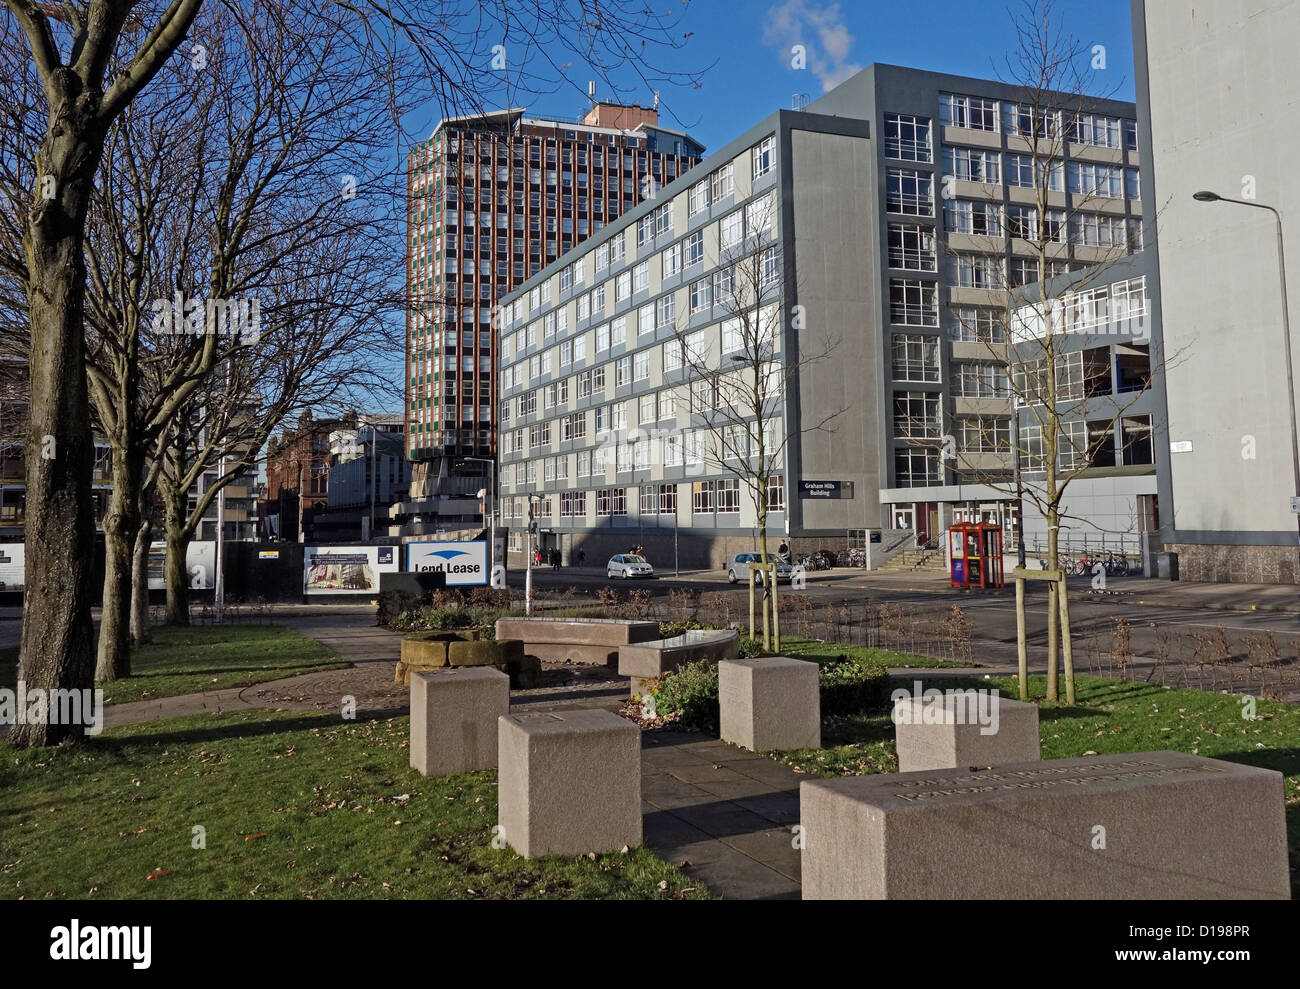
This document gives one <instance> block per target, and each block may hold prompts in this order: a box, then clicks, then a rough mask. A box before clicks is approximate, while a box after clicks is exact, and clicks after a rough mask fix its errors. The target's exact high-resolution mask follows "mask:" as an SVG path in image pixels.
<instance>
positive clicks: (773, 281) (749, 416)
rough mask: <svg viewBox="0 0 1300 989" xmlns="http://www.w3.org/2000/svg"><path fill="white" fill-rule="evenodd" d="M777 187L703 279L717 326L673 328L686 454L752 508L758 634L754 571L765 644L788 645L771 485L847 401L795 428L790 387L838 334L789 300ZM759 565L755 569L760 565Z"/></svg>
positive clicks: (830, 426)
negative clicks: (826, 332)
mask: <svg viewBox="0 0 1300 989" xmlns="http://www.w3.org/2000/svg"><path fill="white" fill-rule="evenodd" d="M777 201H778V200H777V194H776V193H775V192H771V193H768V194H767V195H766V196H765V197H764V198H761V199H756V200H753V201H752V202H750V203H749V204H747V205H746V207H745V208H744V211H743V212H741V211H739V210H738V211H736V213H734V214H732V216H733V219H731V220H730V223H731V224H732V226H728V221H724V223H723V230H722V233H721V237H722V239H723V241H725V243H723V244H722V245H721V246H720V247H719V250H718V253H717V255H716V257H715V259H714V260H715V264H713V265H709V264H707V263H706V264H705V266H704V267H705V269H706V270H707V269H708V268H710V267H712V268H716V269H717V271H716V273H715V274H714V275H713V276H712V277H710V278H709V279H708V280H707V281H706V282H704V283H703V284H702V285H700V286H699V287H698V289H696V291H701V292H707V293H708V295H709V297H710V299H711V301H712V304H713V306H714V309H715V311H717V308H718V307H721V311H722V312H723V314H724V315H723V318H722V321H721V333H720V335H719V333H718V330H716V329H714V330H695V331H692V330H691V329H690V328H689V321H688V319H687V318H682V319H679V320H677V322H676V324H675V328H674V332H675V337H676V340H675V342H676V347H677V352H678V353H679V354H680V357H681V363H682V367H683V368H684V369H685V370H686V372H687V375H686V377H687V380H686V389H687V396H688V398H689V402H690V411H691V422H692V430H691V433H692V435H691V437H690V443H688V447H687V457H688V460H689V459H691V458H698V460H699V462H700V463H702V464H703V465H705V466H707V467H709V468H712V469H714V470H721V471H725V472H726V473H729V474H731V475H733V476H734V477H735V478H736V479H737V481H738V485H739V487H740V488H741V489H742V490H743V491H744V492H745V493H746V495H747V496H748V499H749V502H750V504H751V505H752V506H753V508H754V518H755V533H756V542H757V544H758V545H757V547H756V548H757V550H758V552H759V553H760V554H761V556H760V559H761V560H762V561H763V562H762V563H761V564H760V565H759V567H757V568H756V567H753V566H751V568H750V580H749V594H750V634H751V635H752V634H754V614H755V610H756V609H755V602H754V593H755V577H756V576H760V575H761V576H760V586H761V587H762V589H763V595H762V603H761V607H760V609H759V610H760V611H761V623H760V627H761V629H762V632H761V635H762V638H763V644H764V647H765V648H775V649H780V647H781V640H780V624H779V619H778V612H777V600H776V593H777V592H776V583H777V582H776V567H775V565H774V564H772V563H771V562H770V561H771V559H772V555H771V554H770V553H769V552H768V519H769V516H770V513H771V505H772V486H773V484H774V482H776V481H778V479H779V478H780V477H781V473H782V471H784V470H785V469H786V466H787V462H786V459H787V451H788V450H789V448H790V440H791V438H792V437H798V436H800V435H804V434H807V433H812V432H833V431H834V424H835V421H836V420H837V419H838V418H839V417H840V416H841V415H843V414H844V413H845V412H846V411H847V409H848V406H847V405H846V406H840V407H835V406H829V405H828V406H821V407H818V408H817V409H816V410H815V412H814V413H813V414H812V415H811V416H808V417H806V418H805V419H803V420H802V421H801V422H800V423H799V425H798V426H796V427H794V428H793V431H792V424H791V422H790V421H789V419H788V417H787V416H786V415H785V408H786V396H787V394H788V393H789V392H790V391H791V389H797V388H798V378H799V374H800V372H801V371H803V370H806V369H807V368H808V367H810V366H812V365H815V364H817V363H820V362H822V361H825V360H828V359H831V358H832V357H833V356H834V353H835V346H836V343H837V341H835V340H833V339H831V338H829V337H825V336H822V337H818V336H815V335H814V334H813V332H812V331H811V330H810V329H809V328H808V327H806V326H805V325H803V324H802V321H801V320H800V319H799V318H798V317H797V316H796V314H795V313H793V312H791V311H789V310H788V307H787V299H788V298H789V297H791V294H789V293H787V289H786V279H787V277H793V275H792V274H788V273H787V271H786V268H785V264H784V259H783V258H782V256H781V249H780V246H779V242H778V241H777V240H776V237H775V234H776V226H777V217H778V208H777ZM756 571H757V573H756Z"/></svg>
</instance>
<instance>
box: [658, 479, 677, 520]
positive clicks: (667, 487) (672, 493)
mask: <svg viewBox="0 0 1300 989" xmlns="http://www.w3.org/2000/svg"><path fill="white" fill-rule="evenodd" d="M659 514H660V515H676V514H677V485H676V484H661V485H659Z"/></svg>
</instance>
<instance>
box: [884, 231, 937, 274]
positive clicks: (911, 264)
mask: <svg viewBox="0 0 1300 989" xmlns="http://www.w3.org/2000/svg"><path fill="white" fill-rule="evenodd" d="M889 266H890V267H891V268H904V269H908V270H911V271H935V270H936V269H937V261H936V258H935V251H934V230H933V229H931V228H930V227H921V226H917V225H915V224H905V223H891V224H890V225H889Z"/></svg>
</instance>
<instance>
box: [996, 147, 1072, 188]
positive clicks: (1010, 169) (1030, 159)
mask: <svg viewBox="0 0 1300 989" xmlns="http://www.w3.org/2000/svg"><path fill="white" fill-rule="evenodd" d="M1044 170H1046V172H1047V181H1046V186H1047V189H1048V190H1049V191H1050V192H1064V191H1065V166H1064V165H1063V164H1062V162H1060V161H1058V160H1053V161H1052V162H1050V164H1049V163H1048V162H1047V161H1046V160H1045V159H1044V158H1043V156H1041V155H1040V156H1039V157H1037V158H1035V157H1034V156H1033V155H1013V154H1009V155H1007V156H1006V181H1007V185H1012V186H1017V187H1018V188H1021V189H1039V188H1042V186H1043V182H1042V181H1041V180H1040V179H1039V178H1037V176H1041V175H1042V174H1043V173H1044Z"/></svg>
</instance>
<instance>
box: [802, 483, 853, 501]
mask: <svg viewBox="0 0 1300 989" xmlns="http://www.w3.org/2000/svg"><path fill="white" fill-rule="evenodd" d="M799 497H800V498H825V499H831V498H852V497H853V482H852V481H800V482H799Z"/></svg>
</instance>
